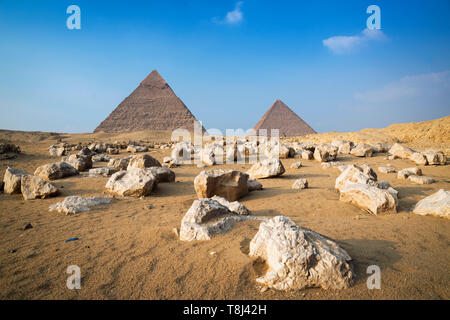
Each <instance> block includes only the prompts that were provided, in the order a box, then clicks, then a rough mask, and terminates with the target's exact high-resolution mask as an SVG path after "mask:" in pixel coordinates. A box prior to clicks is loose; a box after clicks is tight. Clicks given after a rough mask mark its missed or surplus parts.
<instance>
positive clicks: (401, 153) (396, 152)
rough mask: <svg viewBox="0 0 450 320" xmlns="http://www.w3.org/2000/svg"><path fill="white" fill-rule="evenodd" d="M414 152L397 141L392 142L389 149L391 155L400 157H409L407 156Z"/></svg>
mask: <svg viewBox="0 0 450 320" xmlns="http://www.w3.org/2000/svg"><path fill="white" fill-rule="evenodd" d="M414 152H415V151H414V150H412V149H410V148H408V147H405V146H402V145H401V144H399V143H396V144H394V145H393V146H392V147H391V148H390V149H389V153H390V154H391V155H393V156H396V157H398V158H400V159H409V157H411V156H412V154H413V153H414Z"/></svg>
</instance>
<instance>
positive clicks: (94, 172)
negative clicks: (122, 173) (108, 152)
mask: <svg viewBox="0 0 450 320" xmlns="http://www.w3.org/2000/svg"><path fill="white" fill-rule="evenodd" d="M116 172H117V169H116V168H114V167H102V168H94V169H90V170H89V176H91V177H109V176H110V175H112V174H114V173H116Z"/></svg>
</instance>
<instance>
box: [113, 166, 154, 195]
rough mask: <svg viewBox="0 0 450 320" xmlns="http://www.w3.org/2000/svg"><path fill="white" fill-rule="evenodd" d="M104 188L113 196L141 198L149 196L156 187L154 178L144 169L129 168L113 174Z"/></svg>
mask: <svg viewBox="0 0 450 320" xmlns="http://www.w3.org/2000/svg"><path fill="white" fill-rule="evenodd" d="M105 187H106V190H107V191H108V192H109V193H112V194H115V195H119V196H132V197H141V196H146V195H149V194H150V192H152V190H153V189H154V188H155V187H156V177H155V176H154V175H153V174H152V172H151V171H150V170H147V169H145V168H131V169H129V170H127V171H119V172H116V173H114V174H113V175H112V176H111V177H110V178H109V180H108V182H107V183H106V186H105Z"/></svg>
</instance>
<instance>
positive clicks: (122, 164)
mask: <svg viewBox="0 0 450 320" xmlns="http://www.w3.org/2000/svg"><path fill="white" fill-rule="evenodd" d="M130 159H131V157H127V158H117V159H111V160H109V162H108V167H114V168H116V169H117V170H119V171H120V170H127V167H128V163H130Z"/></svg>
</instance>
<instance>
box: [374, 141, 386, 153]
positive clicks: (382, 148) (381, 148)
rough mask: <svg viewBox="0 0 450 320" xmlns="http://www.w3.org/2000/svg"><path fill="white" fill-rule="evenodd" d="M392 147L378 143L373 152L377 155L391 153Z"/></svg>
mask: <svg viewBox="0 0 450 320" xmlns="http://www.w3.org/2000/svg"><path fill="white" fill-rule="evenodd" d="M390 148H391V146H390V145H389V144H387V143H383V142H377V143H375V144H374V145H373V146H372V149H373V152H375V153H386V152H388V151H389V149H390Z"/></svg>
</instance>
